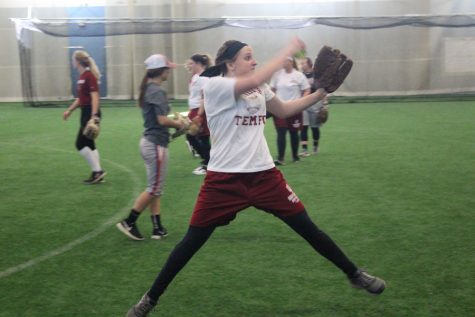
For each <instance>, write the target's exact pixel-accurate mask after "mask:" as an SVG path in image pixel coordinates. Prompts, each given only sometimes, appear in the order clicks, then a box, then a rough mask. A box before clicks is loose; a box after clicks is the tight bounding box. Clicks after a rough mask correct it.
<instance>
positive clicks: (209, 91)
mask: <svg viewBox="0 0 475 317" xmlns="http://www.w3.org/2000/svg"><path fill="white" fill-rule="evenodd" d="M235 84H236V79H235V78H227V77H212V78H210V79H209V81H208V82H207V83H206V85H205V87H204V105H205V111H206V117H207V119H208V127H209V130H210V138H211V152H210V157H211V158H210V161H209V163H208V170H209V171H213V172H225V173H249V172H258V171H264V170H268V169H270V168H272V167H274V161H273V160H272V156H271V154H270V152H269V147H268V146H267V142H266V139H265V137H264V125H265V122H266V102H267V101H269V100H271V99H272V98H274V96H275V94H274V93H273V92H272V90H271V89H270V87H269V86H268V85H267V84H263V85H261V86H260V87H258V88H254V89H251V90H250V91H248V92H246V93H244V94H242V95H240V96H239V98H238V99H237V100H236V99H235V97H234V86H235Z"/></svg>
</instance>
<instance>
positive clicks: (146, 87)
mask: <svg viewBox="0 0 475 317" xmlns="http://www.w3.org/2000/svg"><path fill="white" fill-rule="evenodd" d="M174 67H175V64H173V63H171V62H169V61H168V59H167V58H166V56H164V55H161V54H155V55H152V56H150V57H148V58H147V59H146V60H145V68H146V73H145V76H144V78H143V79H142V84H141V85H140V96H139V106H140V108H141V110H142V116H143V120H144V127H145V130H144V132H143V137H142V138H141V139H140V152H141V154H142V158H143V160H144V162H145V169H146V170H147V181H148V185H147V188H146V189H145V191H143V192H142V193H141V194H140V195H139V197H137V199H136V200H135V204H134V206H133V208H132V210H131V211H130V213H129V216H128V217H127V218H126V219H124V220H123V221H121V222H119V223H118V224H117V225H116V226H117V228H118V229H119V230H120V231H121V232H122V233H124V234H125V235H126V236H128V237H129V238H131V239H133V240H143V239H144V237H143V236H142V234H141V233H140V231H139V230H138V228H137V224H136V221H137V219H138V217H139V216H140V214H141V213H142V212H143V211H144V210H145V208H147V206H150V212H151V213H152V216H151V218H152V223H153V231H152V239H161V238H162V237H164V236H167V235H168V232H167V230H166V229H165V228H164V227H163V226H162V223H161V219H160V197H161V196H162V193H163V187H164V185H165V177H166V172H167V168H168V143H169V142H170V134H169V132H168V128H176V129H183V128H184V126H183V124H182V123H180V122H178V121H175V120H172V119H170V118H168V117H167V115H168V114H169V112H170V106H169V105H168V98H167V93H166V92H165V90H163V88H162V87H161V85H162V83H163V82H164V81H166V80H167V79H168V76H169V74H170V68H174Z"/></svg>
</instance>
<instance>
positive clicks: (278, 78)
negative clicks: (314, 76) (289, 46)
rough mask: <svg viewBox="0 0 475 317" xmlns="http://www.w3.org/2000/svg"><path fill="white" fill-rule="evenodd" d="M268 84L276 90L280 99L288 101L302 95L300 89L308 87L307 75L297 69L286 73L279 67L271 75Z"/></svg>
mask: <svg viewBox="0 0 475 317" xmlns="http://www.w3.org/2000/svg"><path fill="white" fill-rule="evenodd" d="M270 86H271V87H272V88H274V89H275V90H276V95H277V97H279V99H280V100H283V101H288V100H295V99H298V98H300V97H302V91H304V90H306V89H310V84H309V83H308V79H307V77H305V75H304V74H303V73H301V72H299V71H297V70H295V69H294V70H292V72H291V73H287V72H286V71H285V69H281V70H279V71H277V72H275V73H274V75H272V78H271V80H270Z"/></svg>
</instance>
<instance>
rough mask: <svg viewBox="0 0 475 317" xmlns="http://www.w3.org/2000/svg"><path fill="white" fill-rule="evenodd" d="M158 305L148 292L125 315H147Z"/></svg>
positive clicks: (135, 316)
mask: <svg viewBox="0 0 475 317" xmlns="http://www.w3.org/2000/svg"><path fill="white" fill-rule="evenodd" d="M156 305H157V302H154V301H153V300H152V299H151V298H150V297H149V296H148V295H147V294H146V293H145V295H144V296H142V298H141V299H140V301H139V302H138V303H137V304H135V305H134V307H132V308H131V309H129V311H128V312H127V316H125V317H146V316H147V315H148V313H150V312H151V311H152V310H153V308H154V307H155V306H156Z"/></svg>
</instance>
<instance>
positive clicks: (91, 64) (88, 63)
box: [73, 50, 101, 81]
mask: <svg viewBox="0 0 475 317" xmlns="http://www.w3.org/2000/svg"><path fill="white" fill-rule="evenodd" d="M73 58H74V59H75V60H76V61H77V62H78V63H79V64H80V65H81V66H82V67H84V68H89V69H90V70H91V73H92V74H93V75H94V77H96V79H97V81H99V80H100V78H101V72H100V71H99V68H98V67H97V64H96V61H95V60H94V58H92V57H91V56H90V55H89V54H88V53H87V52H86V51H81V50H78V51H74V53H73Z"/></svg>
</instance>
